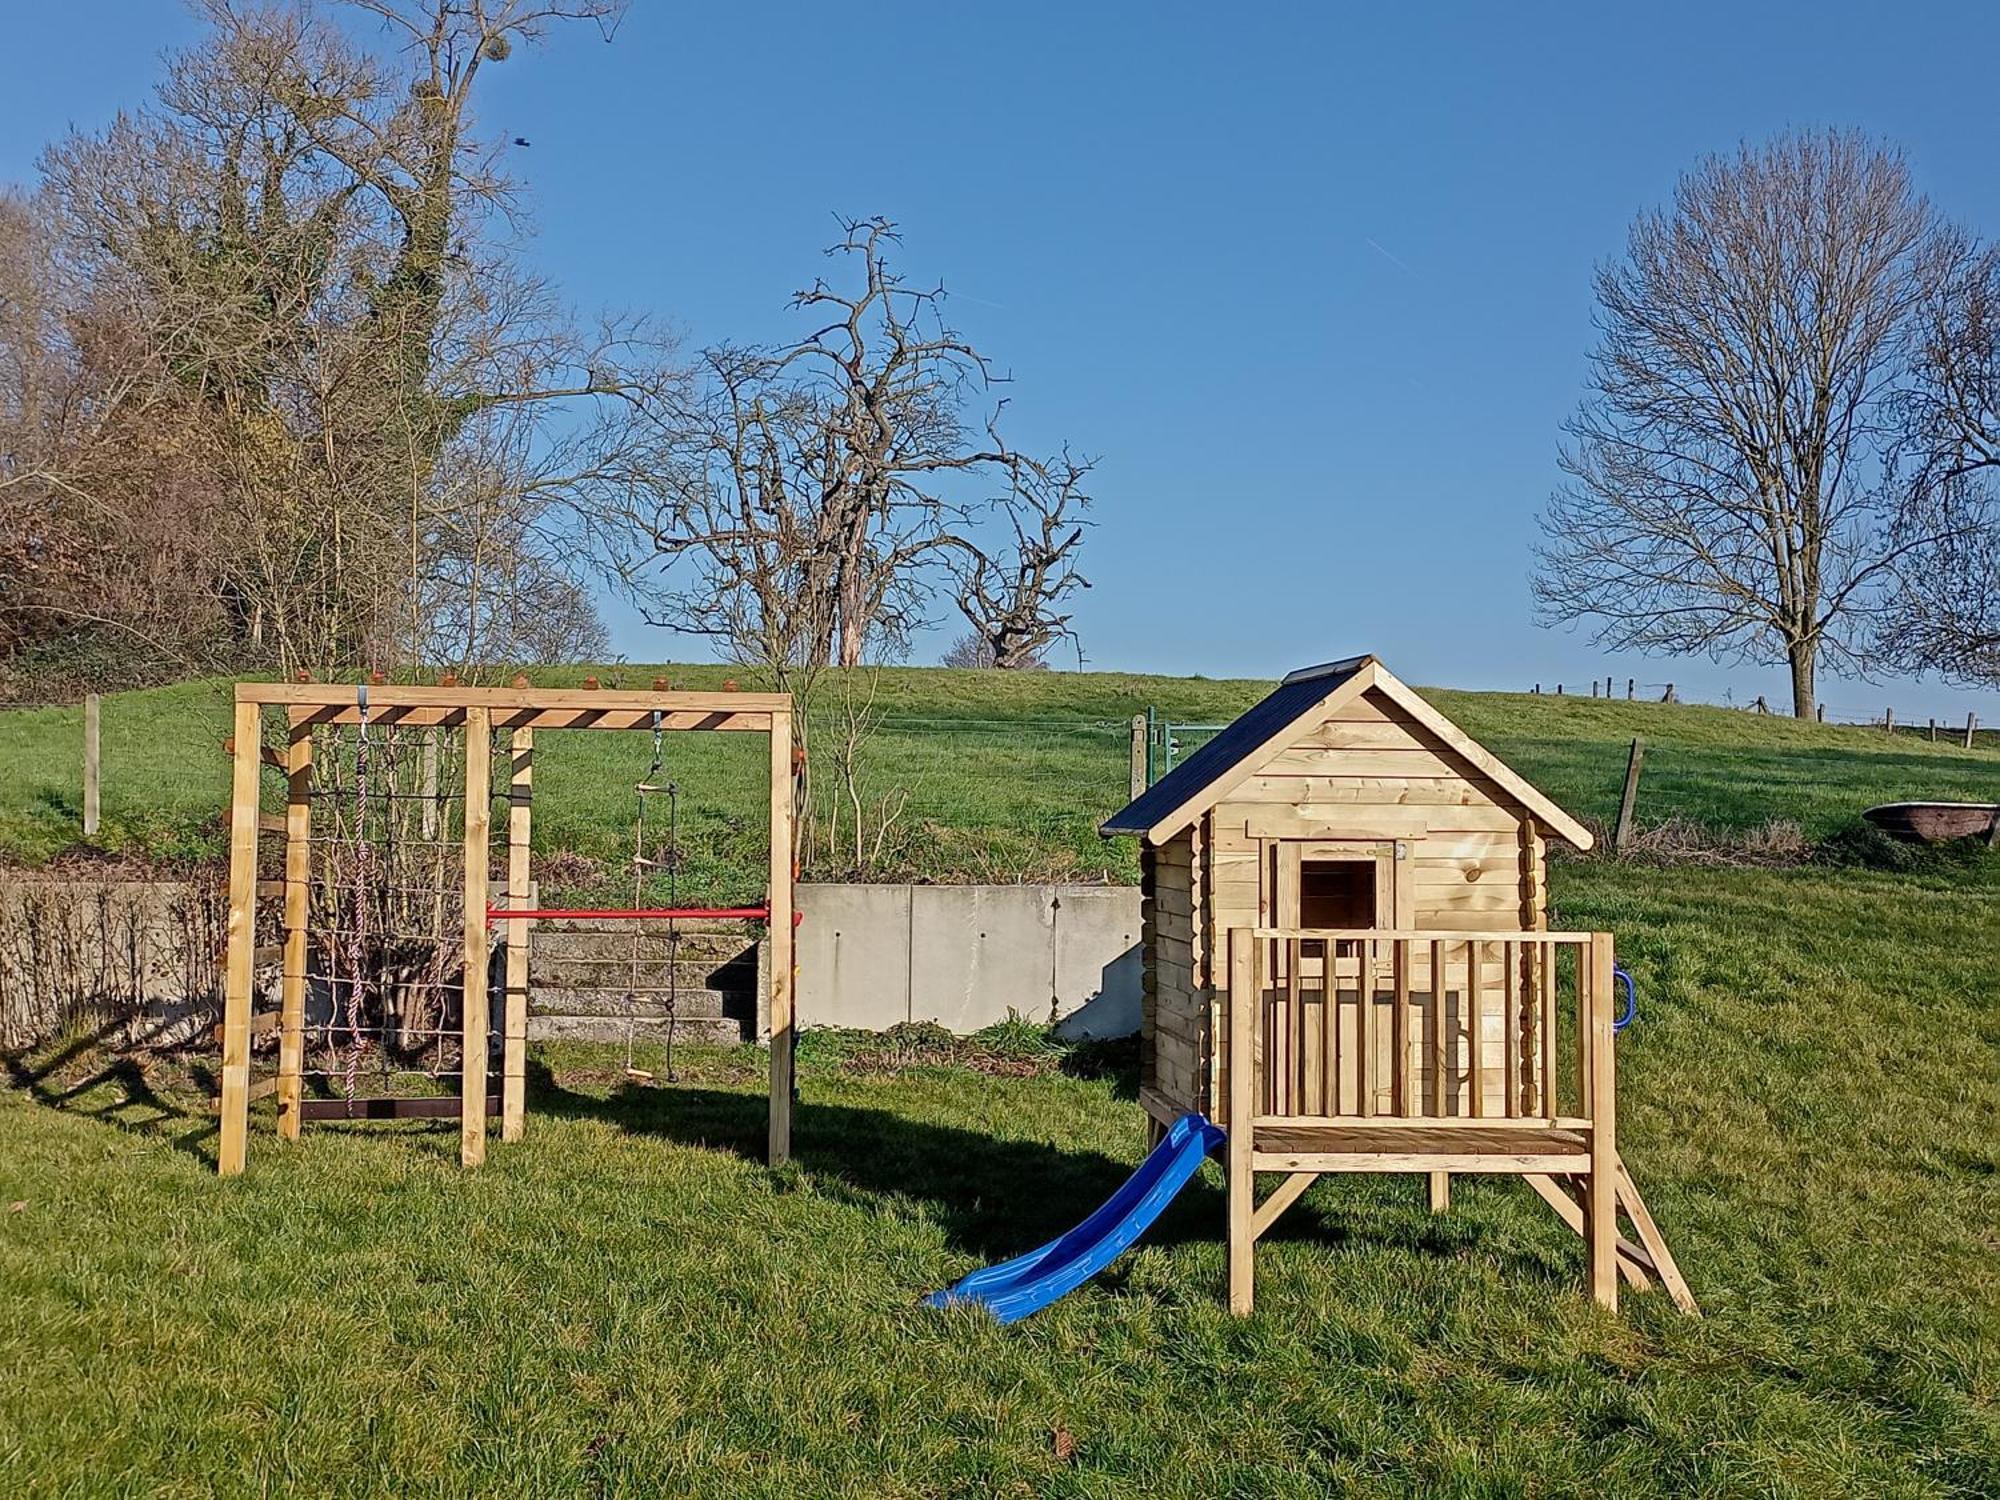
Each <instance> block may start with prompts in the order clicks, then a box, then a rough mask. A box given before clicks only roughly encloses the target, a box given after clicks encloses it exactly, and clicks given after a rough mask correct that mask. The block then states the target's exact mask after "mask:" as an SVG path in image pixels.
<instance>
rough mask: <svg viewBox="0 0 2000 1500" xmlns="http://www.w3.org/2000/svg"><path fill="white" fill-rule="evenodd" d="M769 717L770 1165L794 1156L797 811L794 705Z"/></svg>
mask: <svg viewBox="0 0 2000 1500" xmlns="http://www.w3.org/2000/svg"><path fill="white" fill-rule="evenodd" d="M784 704H785V711H784V712H774V713H773V714H772V715H771V865H770V886H771V896H770V906H771V923H770V927H769V932H770V938H769V942H770V945H771V981H770V990H771V993H770V1012H771V1101H770V1139H769V1143H768V1147H767V1151H766V1155H767V1157H768V1159H769V1161H770V1163H771V1165H772V1166H778V1165H780V1164H782V1163H784V1162H787V1161H789V1160H791V1155H792V1079H793V1072H792V1064H793V1047H794V1044H795V1042H796V1040H797V1035H798V1032H797V1025H796V1021H795V1018H794V1016H793V1013H792V1011H793V994H794V989H793V984H794V981H795V974H794V966H793V961H792V881H793V879H794V878H795V866H794V863H793V860H794V851H793V848H792V818H793V814H794V811H795V807H796V800H797V799H796V788H795V786H794V783H793V777H794V775H795V772H794V769H793V766H792V716H791V712H790V700H789V699H786V700H784Z"/></svg>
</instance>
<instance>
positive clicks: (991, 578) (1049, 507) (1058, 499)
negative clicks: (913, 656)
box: [956, 454, 1091, 670]
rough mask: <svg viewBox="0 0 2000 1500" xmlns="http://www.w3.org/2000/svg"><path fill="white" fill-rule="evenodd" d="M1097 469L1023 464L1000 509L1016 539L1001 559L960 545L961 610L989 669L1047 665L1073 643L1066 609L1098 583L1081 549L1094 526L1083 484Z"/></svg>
mask: <svg viewBox="0 0 2000 1500" xmlns="http://www.w3.org/2000/svg"><path fill="white" fill-rule="evenodd" d="M1090 469H1091V465H1090V464H1089V463H1088V462H1087V461H1086V462H1079V461H1077V460H1074V459H1072V458H1070V457H1069V456H1068V455H1067V454H1065V455H1064V456H1063V457H1062V458H1060V459H1058V460H1057V461H1056V462H1055V463H1053V464H1022V465H1020V466H1018V467H1017V468H1016V470H1015V475H1014V479H1015V482H1014V486H1013V489H1012V491H1011V492H1010V493H1009V495H1008V496H1007V497H1006V498H1005V499H1004V500H1002V501H1001V502H1000V503H999V505H998V507H997V508H998V509H999V510H1000V511H1001V513H1002V514H1003V515H1004V516H1005V517H1006V519H1007V522H1008V526H1009V529H1010V530H1011V531H1012V533H1013V539H1012V542H1011V545H1010V546H1009V547H1008V549H1007V550H1006V551H1005V552H1002V553H1000V554H999V555H997V556H996V555H994V554H992V553H989V552H988V551H987V550H985V549H984V548H982V547H980V546H979V545H977V544H976V543H974V542H972V541H969V540H968V541H963V542H961V544H960V551H959V558H958V563H957V566H956V577H957V584H958V588H957V603H958V611H959V613H960V614H962V615H964V616H965V619H966V623H967V624H969V625H970V626H971V627H972V630H973V635H974V638H975V639H976V640H977V641H978V643H979V645H980V647H981V654H982V655H983V657H984V664H986V665H991V666H994V667H998V668H1001V669H1003V670H1006V669H1020V668H1030V667H1036V666H1041V665H1043V664H1045V662H1046V660H1047V653H1048V650H1049V648H1050V647H1051V646H1053V645H1054V644H1055V643H1056V642H1057V641H1059V640H1063V639H1065V638H1071V637H1073V635H1074V632H1073V631H1072V630H1071V628H1070V619H1071V616H1070V615H1069V614H1067V613H1063V612H1061V608H1062V605H1063V604H1064V602H1065V601H1067V600H1068V599H1069V598H1070V597H1071V596H1072V595H1073V594H1075V593H1076V592H1077V591H1078V590H1080V589H1087V588H1089V587H1090V581H1089V580H1088V579H1087V578H1085V577H1084V576H1083V574H1082V573H1081V572H1080V571H1078V568H1077V549H1078V548H1079V547H1080V546H1081V545H1082V542H1083V533H1084V528H1085V527H1086V526H1088V525H1089V524H1090V523H1089V522H1088V521H1087V520H1085V519H1084V518H1083V517H1084V512H1085V511H1087V510H1088V509H1089V506H1090V497H1089V496H1088V495H1086V494H1085V493H1084V492H1083V488H1082V486H1083V481H1084V479H1085V478H1086V477H1087V476H1088V474H1089V473H1090Z"/></svg>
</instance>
